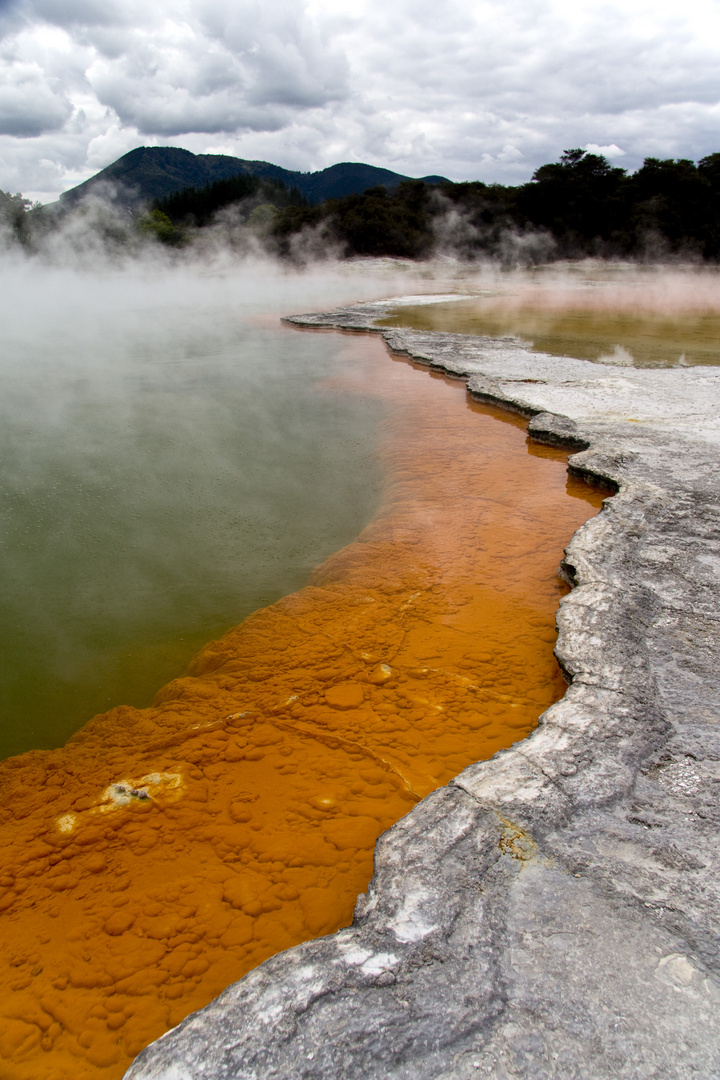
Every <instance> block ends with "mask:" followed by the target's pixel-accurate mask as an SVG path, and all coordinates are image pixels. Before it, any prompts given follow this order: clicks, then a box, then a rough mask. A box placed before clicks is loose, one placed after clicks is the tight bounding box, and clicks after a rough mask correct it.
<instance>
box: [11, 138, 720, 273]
mask: <svg viewBox="0 0 720 1080" xmlns="http://www.w3.org/2000/svg"><path fill="white" fill-rule="evenodd" d="M231 211H232V214H231V216H228V215H229V214H230V213H231ZM73 212H74V211H73ZM61 217H62V214H61V213H59V212H57V211H55V212H54V213H53V212H51V211H50V208H44V207H40V206H37V205H35V206H31V205H30V203H29V202H28V200H27V199H23V198H22V196H20V195H10V194H8V193H4V192H0V224H3V225H4V232H5V234H6V236H10V237H11V238H14V239H15V240H16V241H18V242H20V243H21V244H24V245H25V246H30V247H31V246H32V240H33V237H34V236H35V237H37V236H38V235H44V234H47V232H48V231H52V229H53V228H55V227H56V226H57V223H58V222H59V221H60V220H61ZM231 220H232V224H233V227H234V228H237V227H246V228H247V229H248V230H249V231H252V232H253V233H254V235H256V236H257V237H259V238H260V239H261V241H262V243H263V244H264V245H265V246H266V247H267V248H269V249H270V250H271V251H272V252H273V253H275V254H278V255H281V256H284V257H287V258H303V257H304V256H303V253H304V252H307V250H308V249H309V248H310V247H311V248H312V250H313V251H314V252H316V253H317V252H318V251H320V252H322V251H325V250H326V251H332V252H333V253H334V254H339V255H341V256H346V257H351V256H358V255H360V256H362V255H366V256H368V255H369V256H395V257H403V258H410V259H422V258H426V257H428V256H430V255H431V254H433V252H436V251H438V250H441V251H442V250H445V251H451V252H452V253H453V254H455V255H457V256H458V257H460V258H464V259H469V260H472V259H478V258H493V259H499V260H500V261H514V262H517V261H525V262H531V263H532V262H543V261H548V260H550V259H553V258H578V257H583V256H588V255H590V256H596V257H603V258H643V259H655V260H663V259H667V258H683V259H688V258H689V259H695V260H706V261H712V262H717V261H719V260H720V153H716V154H710V155H709V156H708V157H704V158H702V159H701V160H700V161H698V162H697V163H695V162H693V161H690V160H687V159H678V160H675V159H667V160H661V159H659V158H646V159H645V161H644V163H643V165H642V167H641V168H640V169H638V170H637V171H636V172H634V173H628V172H627V171H626V170H625V169H622V168H619V167H617V166H614V165H611V164H610V162H609V161H608V160H607V159H606V158H605V157H603V156H601V155H600V154H592V153H588V152H587V151H585V150H581V149H572V150H566V151H565V152H564V153H563V154H562V156H561V158H560V160H559V161H557V162H553V163H551V164H546V165H541V166H540V168H539V169H537V170H536V172H535V173H534V175H533V177H532V179H531V180H530V181H529V182H528V183H526V184H521V185H519V186H516V187H510V186H504V185H502V184H485V183H482V182H481V181H470V182H467V183H451V182H449V181H448V182H444V183H438V184H429V183H425V182H423V181H422V180H408V181H405V182H403V183H401V184H399V185H398V186H397V187H395V188H391V189H389V190H388V189H387V188H385V187H372V188H368V189H367V190H366V191H365V192H363V193H362V194H357V195H348V196H346V197H345V198H341V199H328V200H327V201H326V202H323V203H321V204H319V205H316V206H311V205H309V204H308V203H307V202H306V200H305V199H304V198H303V197H302V195H300V193H299V192H298V191H297V190H296V189H295V188H287V187H286V186H285V185H284V184H283V183H282V182H281V181H275V180H268V179H258V178H257V177H254V176H249V175H246V174H239V175H238V176H234V177H230V178H229V179H223V180H218V181H216V182H214V183H210V184H206V185H205V186H204V187H188V188H184V189H183V190H181V191H178V192H175V193H173V194H172V195H169V196H167V197H165V198H163V199H159V200H156V201H155V203H154V204H153V205H152V206H151V207H149V208H146V209H145V210H144V211H143V212H141V213H138V214H137V215H135V217H134V219H133V226H132V227H133V229H134V230H135V235H136V236H138V235H139V236H141V237H145V238H148V237H149V238H150V239H152V240H157V241H160V242H162V243H165V244H170V245H176V246H183V245H184V244H189V243H192V241H193V238H194V237H195V236H197V235H198V232H199V231H201V230H203V229H205V228H207V227H208V226H210V225H212V226H214V227H215V228H216V229H217V228H219V229H222V228H223V227H225V226H226V227H228V228H229V227H230V222H231ZM309 240H311V241H312V243H311V244H309V243H308V241H309Z"/></svg>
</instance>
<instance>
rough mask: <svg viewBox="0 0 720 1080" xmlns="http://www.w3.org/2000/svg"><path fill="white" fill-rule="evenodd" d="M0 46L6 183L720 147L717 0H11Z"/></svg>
mask: <svg viewBox="0 0 720 1080" xmlns="http://www.w3.org/2000/svg"><path fill="white" fill-rule="evenodd" d="M0 35H4V37H3V40H2V41H1V42H0V132H4V133H5V136H4V138H2V141H1V143H0V149H1V150H2V166H0V187H8V186H11V187H17V186H20V187H22V188H23V189H24V190H28V191H30V192H36V193H37V192H47V193H50V192H51V191H53V190H57V189H58V188H61V187H62V186H70V184H72V183H73V182H76V181H77V180H78V179H80V178H82V177H84V176H86V175H90V174H92V173H93V172H95V171H97V169H98V168H100V167H102V166H103V165H105V164H108V163H109V162H110V161H112V160H114V158H115V157H117V156H118V155H119V154H120V153H122V152H124V151H125V150H127V149H131V148H132V146H135V145H139V144H140V143H145V144H163V143H166V142H168V141H170V142H172V144H173V145H179V146H184V147H186V148H187V149H190V150H194V151H195V152H207V151H213V152H219V150H220V148H222V151H223V152H226V153H232V154H236V155H237V156H240V157H260V158H266V159H268V160H273V161H276V162H278V163H279V164H282V165H286V166H288V167H294V168H303V169H314V168H322V167H323V166H325V165H328V164H332V163H333V162H335V161H338V160H348V159H349V160H368V161H371V162H373V163H376V164H382V165H385V166H388V167H390V168H394V169H397V170H398V171H400V172H407V173H410V174H413V175H423V174H427V173H431V172H432V173H438V172H439V173H443V174H445V175H447V176H450V177H451V178H454V179H474V178H478V179H484V180H489V181H492V180H500V181H502V182H506V183H517V182H521V181H523V180H526V179H528V178H529V176H531V175H532V172H533V171H534V169H535V168H536V167H537V166H538V165H539V164H541V163H542V162H543V161H551V160H556V159H557V157H558V155H559V154H560V153H561V151H562V150H563V149H565V148H567V147H571V146H586V147H588V148H594V149H596V152H599V153H605V154H606V155H607V156H608V157H610V158H612V159H614V160H617V161H620V159H621V158H622V161H621V163H622V164H623V165H624V166H625V167H628V168H635V167H637V166H638V165H639V164H640V163H641V162H642V159H643V157H645V156H649V155H653V156H661V157H669V156H673V157H681V156H682V157H691V158H698V157H701V156H703V155H704V154H707V153H710V152H713V151H715V150H720V137H719V136H718V134H717V132H718V126H717V121H718V111H719V110H720V83H719V80H718V71H719V70H720V63H719V62H720V8H719V7H718V5H717V3H715V2H714V0H687V2H686V3H684V4H683V6H682V7H679V6H678V5H677V3H676V2H675V0H652V2H650V0H622V2H621V0H611V2H607V0H605V2H599V0H445V3H444V4H443V5H440V4H438V3H437V2H436V0H355V3H354V4H353V6H352V8H350V7H348V5H347V4H346V3H345V2H344V0H343V2H340V0H275V2H274V3H273V4H272V5H271V4H267V3H261V2H259V0H173V3H172V4H171V3H169V2H168V0H156V2H155V3H154V4H152V5H150V4H147V3H146V2H143V3H140V0H19V2H17V3H15V4H13V3H10V4H8V3H4V4H3V2H2V0H0ZM621 148H622V149H621ZM28 151H31V152H30V153H28ZM33 155H34V156H33ZM41 162H45V163H46V164H45V165H41V164H40V163H41ZM47 163H50V164H47ZM3 170H4V171H3ZM42 177H44V178H45V180H44V181H43V182H45V183H48V184H50V186H49V187H48V188H38V187H35V186H34V185H35V184H36V182H37V181H38V180H39V179H40V178H42ZM11 180H12V181H13V183H10V181H11Z"/></svg>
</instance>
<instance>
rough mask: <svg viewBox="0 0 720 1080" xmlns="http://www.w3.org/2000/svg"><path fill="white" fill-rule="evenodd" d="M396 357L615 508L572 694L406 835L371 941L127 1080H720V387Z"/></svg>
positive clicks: (312, 319)
mask: <svg viewBox="0 0 720 1080" xmlns="http://www.w3.org/2000/svg"><path fill="white" fill-rule="evenodd" d="M391 306H392V302H391V301H389V302H387V303H376V304H361V305H357V306H356V307H354V308H346V309H341V310H339V311H336V312H331V313H328V314H325V315H308V316H299V317H296V318H294V319H291V320H288V321H291V322H294V323H295V324H296V325H299V326H304V327H315V328H321V327H326V328H334V329H341V330H365V331H367V330H370V331H373V332H381V333H382V334H383V337H384V339H385V341H386V342H387V344H388V346H389V347H390V348H391V349H392V350H393V351H396V352H403V353H406V354H407V355H409V356H410V357H411V358H412V359H413V360H415V361H419V362H420V363H423V364H426V365H428V366H430V367H434V368H436V369H438V370H442V371H443V372H444V373H446V374H450V375H454V376H456V377H458V378H463V379H465V380H466V381H467V384H468V389H469V391H470V393H471V394H472V395H473V396H474V397H475V398H477V399H478V400H481V401H490V402H492V403H493V404H498V405H502V406H503V407H504V408H510V409H513V410H514V411H517V412H520V413H522V414H523V415H526V416H530V417H532V419H531V420H530V424H529V426H528V432H529V434H530V435H531V436H532V437H533V438H535V439H538V440H539V441H544V442H549V443H553V444H555V445H563V446H566V447H570V448H573V449H577V448H581V452H580V453H577V454H575V455H574V456H573V457H572V458H571V462H570V468H571V469H572V470H573V471H575V472H577V473H579V474H580V475H586V476H588V477H592V479H593V481H594V482H597V481H598V480H600V481H603V482H605V483H606V484H607V485H609V486H610V487H611V488H612V489H613V490H615V491H617V494H616V495H615V496H614V497H613V498H612V499H611V500H610V501H609V502H607V503H606V505H605V508H604V509H603V512H602V513H601V514H600V515H599V516H598V517H596V518H593V519H591V521H590V522H589V523H588V524H586V525H584V526H582V527H581V528H580V529H579V530H578V532H577V533H576V534H575V536H574V537H573V539H572V541H571V543H570V544H569V545H568V548H567V552H566V557H565V560H564V564H563V565H564V571H565V574H566V575H567V577H568V579H569V580H571V581H572V583H573V584H574V586H575V588H574V589H573V591H572V592H571V594H570V595H569V596H568V597H566V598H565V599H564V600H563V601H562V602H561V606H560V610H559V612H558V626H559V630H560V637H559V640H558V646H557V655H558V659H559V661H560V663H561V665H562V667H563V668H564V670H565V671H566V672H567V674H568V675H569V677H570V679H571V680H572V681H571V685H570V687H569V689H568V691H567V693H566V695H565V696H564V697H563V698H562V700H561V701H559V702H558V703H557V704H556V705H554V706H552V707H551V708H550V709H549V710H547V712H546V713H545V714H544V715H543V717H542V718H541V722H540V726H539V727H538V728H537V729H536V730H535V731H534V732H533V733H532V734H531V735H530V736H528V737H527V738H526V739H525V740H524V741H523V742H522V743H519V744H517V745H516V746H515V747H513V748H512V749H511V750H508V751H503V752H501V753H499V754H497V755H496V756H495V757H494V758H493V759H491V760H490V761H488V762H483V763H480V764H477V765H472V766H470V767H469V768H468V769H466V770H465V771H464V772H463V773H461V774H460V775H459V776H458V777H456V778H455V779H454V780H453V781H451V782H450V783H449V784H448V785H447V786H446V787H444V788H441V789H440V790H438V791H436V792H435V793H433V794H431V795H430V796H428V797H427V798H426V799H424V800H423V801H422V802H421V803H420V804H419V805H418V806H417V807H415V808H414V809H413V810H412V811H411V812H410V813H409V814H408V815H407V816H406V817H405V818H403V819H402V820H401V821H400V822H398V823H397V824H396V825H395V826H394V827H393V828H392V829H390V830H389V831H388V832H387V833H385V834H384V835H383V836H382V837H381V839H380V840H379V842H378V845H377V848H376V852H375V874H374V877H373V881H372V883H371V885H370V888H369V890H368V893H367V894H366V895H365V896H364V897H361V898H360V900H359V902H358V906H357V909H356V919H355V922H354V924H353V926H352V927H351V928H349V929H348V930H344V931H340V932H339V933H337V934H335V935H332V936H330V937H327V938H323V939H320V940H316V941H313V942H309V943H307V944H305V945H301V946H298V947H297V948H295V949H292V950H290V951H288V952H286V953H282V954H280V955H278V956H276V957H273V958H272V959H270V960H268V961H266V962H265V963H264V964H263V965H262V966H261V967H260V968H258V969H256V970H255V971H253V972H251V973H249V974H248V975H247V976H246V977H245V978H244V979H243V980H241V981H240V982H239V983H236V984H234V985H233V986H231V987H230V988H229V989H228V990H226V991H225V992H224V993H223V994H222V995H221V996H220V997H219V998H218V999H217V1000H216V1001H215V1002H213V1003H212V1004H211V1005H209V1006H208V1007H207V1008H206V1009H204V1010H202V1011H201V1012H199V1013H197V1014H195V1015H194V1016H191V1017H189V1018H188V1019H187V1020H186V1021H184V1022H183V1024H181V1025H180V1026H179V1027H178V1028H177V1029H175V1030H174V1031H172V1032H169V1033H168V1034H167V1035H166V1036H164V1037H163V1038H162V1039H160V1040H159V1041H158V1042H157V1043H154V1044H152V1045H151V1046H150V1047H148V1048H147V1049H146V1050H145V1051H143V1052H142V1053H141V1054H140V1056H139V1057H138V1058H137V1059H136V1062H135V1063H134V1064H133V1066H131V1068H130V1070H129V1071H128V1073H127V1074H126V1076H127V1078H128V1080H141V1078H142V1080H171V1078H172V1080H196V1078H198V1077H201V1076H209V1077H213V1080H220V1078H223V1080H224V1078H227V1080H230V1078H233V1080H240V1078H242V1080H250V1078H253V1080H261V1078H262V1080H269V1078H271V1077H272V1078H275V1077H278V1078H280V1077H282V1078H283V1080H291V1078H292V1080H294V1078H296V1077H297V1078H300V1077H317V1078H318V1080H319V1078H320V1077H322V1078H327V1077H334V1076H338V1077H340V1076H342V1077H343V1080H353V1078H358V1080H359V1078H363V1080H365V1078H370V1077H377V1078H378V1080H379V1078H381V1077H390V1076H391V1077H397V1078H403V1080H405V1078H407V1080H410V1078H412V1080H416V1078H428V1080H429V1078H441V1077H442V1078H447V1080H449V1078H451V1077H452V1078H453V1080H455V1078H459V1080H464V1078H466V1077H471V1076H478V1075H483V1074H486V1075H487V1074H490V1075H492V1076H495V1077H503V1078H504V1077H531V1076H532V1077H535V1076H538V1077H539V1076H558V1077H571V1076H573V1077H592V1078H593V1080H600V1078H604V1077H608V1078H609V1077H616V1076H630V1077H648V1078H649V1077H657V1076H664V1077H678V1078H679V1077H685V1076H689V1075H693V1076H703V1077H711V1076H715V1075H717V1071H718V1069H719V1068H720V1040H718V1037H717V1035H716V1034H715V1033H716V1032H717V1030H718V1021H720V961H719V960H718V957H719V956H720V949H719V948H718V946H719V945H720V941H719V940H718V938H719V937H720V933H719V931H718V919H717V914H718V911H719V910H720V873H719V870H720V852H719V851H718V844H717V840H718V835H719V833H720V804H719V803H718V798H717V796H718V793H719V792H720V728H718V721H720V664H719V663H718V661H719V659H720V622H719V621H718V601H720V511H719V510H718V506H719V505H720V370H718V369H711V368H692V369H662V370H657V369H655V370H652V369H651V370H648V369H644V370H636V369H618V368H617V367H612V366H608V365H603V364H594V363H590V362H588V361H576V360H571V359H567V358H557V357H550V356H545V355H542V354H536V353H531V352H530V351H529V350H527V349H525V348H523V347H522V346H521V345H519V344H518V343H517V342H514V341H512V340H492V339H477V338H470V337H467V336H464V335H458V334H442V333H418V332H415V331H405V330H394V329H393V330H384V329H382V328H380V327H378V326H377V325H376V320H377V319H378V318H380V317H382V316H383V315H385V314H387V311H388V308H389V307H391Z"/></svg>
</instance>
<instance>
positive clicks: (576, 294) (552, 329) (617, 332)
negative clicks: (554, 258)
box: [384, 263, 720, 367]
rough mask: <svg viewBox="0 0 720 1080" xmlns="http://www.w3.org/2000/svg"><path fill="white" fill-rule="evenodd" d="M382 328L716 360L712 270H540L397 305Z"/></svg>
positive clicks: (651, 362)
mask: <svg viewBox="0 0 720 1080" xmlns="http://www.w3.org/2000/svg"><path fill="white" fill-rule="evenodd" d="M384 325H386V326H405V327H412V328H413V329H415V330H438V331H444V332H450V333H457V334H473V335H477V336H487V337H505V336H512V337H517V338H520V339H521V340H522V341H524V342H526V343H528V344H529V345H530V347H531V348H532V349H533V350H534V351H535V352H541V353H549V354H550V355H552V356H573V357H576V358H577V359H579V360H592V361H601V362H603V363H606V364H618V365H620V366H623V365H630V366H635V367H672V366H675V365H684V366H693V365H696V364H700V365H705V364H719V363H720V275H718V274H717V273H716V272H713V271H705V272H702V273H699V272H695V271H694V270H692V269H688V270H686V271H685V272H684V273H682V272H680V271H675V272H672V271H665V272H661V271H659V270H658V269H657V268H646V269H645V270H643V268H641V267H628V266H625V267H622V266H618V267H612V266H606V267H598V266H595V267H591V266H590V267H588V266H585V265H584V264H582V263H580V264H578V265H576V266H574V267H565V268H563V269H561V268H553V267H545V268H539V269H538V270H537V271H535V272H533V273H527V274H524V275H521V276H516V277H513V276H512V275H508V278H507V279H506V280H505V281H503V280H502V279H496V280H495V281H493V282H491V283H490V287H489V288H487V289H484V290H482V289H478V290H476V291H475V293H474V295H468V296H466V297H465V298H463V299H461V300H459V301H457V302H454V303H438V304H431V303H428V304H421V305H417V306H413V305H409V304H408V305H405V304H404V305H403V306H402V307H400V308H398V309H397V310H396V311H394V312H392V313H391V315H390V317H389V318H387V319H385V320H384Z"/></svg>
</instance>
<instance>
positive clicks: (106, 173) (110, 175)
mask: <svg viewBox="0 0 720 1080" xmlns="http://www.w3.org/2000/svg"><path fill="white" fill-rule="evenodd" d="M238 175H244V176H248V177H255V178H257V179H261V180H273V181H276V182H277V181H279V182H280V183H282V184H284V185H285V187H286V188H288V189H290V188H295V189H296V190H297V191H299V192H300V194H301V195H302V196H303V198H304V199H306V200H307V202H308V203H319V202H323V201H324V200H325V199H339V198H343V197H344V196H346V195H351V194H354V193H356V192H361V191H365V189H366V188H369V187H372V186H373V185H376V184H383V185H384V186H385V187H387V188H393V187H396V186H397V185H398V184H400V183H402V181H403V180H407V179H408V177H407V176H402V175H401V174H400V173H395V172H391V171H390V169H379V168H376V167H375V166H374V165H364V164H362V163H360V162H352V161H346V162H342V163H341V164H339V165H331V166H330V167H329V168H328V169H322V170H321V171H320V172H310V173H303V172H295V171H293V170H292V169H283V168H282V167H281V166H280V165H272V164H271V163H270V162H268V161H246V160H245V159H244V158H236V157H229V156H227V155H226V154H191V153H190V151H189V150H181V149H180V148H179V147H175V146H138V147H137V149H135V150H131V151H130V152H129V153H128V154H124V155H123V157H121V158H118V160H117V161H114V162H113V163H112V165H108V166H107V168H105V169H102V170H101V171H100V172H99V173H96V174H95V176H91V177H90V179H89V180H85V181H84V183H82V184H78V185H77V187H74V188H71V189H70V190H69V191H66V192H64V193H63V195H61V197H60V199H61V203H62V205H63V206H71V205H73V204H74V203H76V202H78V201H79V200H80V199H81V198H83V196H85V195H88V194H89V193H90V192H91V191H92V190H93V188H95V189H98V190H103V189H105V190H106V191H107V189H108V187H109V186H112V187H114V188H116V189H117V188H119V189H120V192H121V193H122V194H123V195H124V196H125V197H126V198H127V199H129V200H132V201H133V202H135V203H141V202H145V203H152V202H155V201H156V200H160V199H165V198H167V196H169V195H173V194H174V193H175V192H177V191H181V190H182V189H184V188H203V187H205V186H206V185H208V184H213V183H215V182H216V181H218V180H228V179H230V177H236V176H238ZM423 180H425V181H426V182H427V183H438V182H444V178H443V177H442V176H426V177H423Z"/></svg>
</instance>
